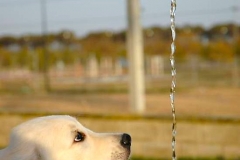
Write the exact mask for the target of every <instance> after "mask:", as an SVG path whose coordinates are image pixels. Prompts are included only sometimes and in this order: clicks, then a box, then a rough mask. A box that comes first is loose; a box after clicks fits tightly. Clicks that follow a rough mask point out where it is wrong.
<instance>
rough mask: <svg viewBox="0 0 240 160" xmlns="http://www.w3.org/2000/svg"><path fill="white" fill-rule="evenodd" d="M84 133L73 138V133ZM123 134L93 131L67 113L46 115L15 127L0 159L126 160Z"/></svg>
mask: <svg viewBox="0 0 240 160" xmlns="http://www.w3.org/2000/svg"><path fill="white" fill-rule="evenodd" d="M77 132H81V133H84V134H85V139H84V141H82V142H75V141H74V139H75V137H76V133H77ZM121 137H122V134H113V133H95V132H93V131H91V130H89V129H87V128H85V127H84V126H82V125H81V124H80V123H79V122H78V121H77V120H76V119H75V118H73V117H70V116H47V117H40V118H36V119H33V120H30V121H27V122H25V123H23V124H21V125H19V126H17V127H15V128H14V129H13V131H12V133H11V136H10V143H9V145H8V147H6V148H5V149H3V150H0V160H127V159H128V157H129V154H130V150H128V149H125V148H124V147H122V146H121V144H120V140H121Z"/></svg>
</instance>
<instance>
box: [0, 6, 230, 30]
mask: <svg viewBox="0 0 240 160" xmlns="http://www.w3.org/2000/svg"><path fill="white" fill-rule="evenodd" d="M227 12H229V13H230V12H232V10H231V8H224V9H216V10H197V11H184V12H179V13H178V15H179V17H187V16H203V15H209V14H226V13H227ZM125 16H126V15H113V16H106V17H85V18H77V19H68V20H49V21H48V22H49V24H51V26H52V25H61V24H86V23H88V24H89V23H96V22H98V23H103V22H109V21H119V20H125V18H126V17H125ZM168 16H169V13H147V14H143V18H150V17H154V18H155V17H168ZM39 25H40V22H37V21H36V22H30V23H29V22H28V23H18V24H17V23H12V24H11V23H9V24H2V25H0V27H1V28H15V27H34V26H39Z"/></svg>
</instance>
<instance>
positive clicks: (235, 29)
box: [232, 7, 239, 87]
mask: <svg viewBox="0 0 240 160" xmlns="http://www.w3.org/2000/svg"><path fill="white" fill-rule="evenodd" d="M232 10H233V14H234V19H235V17H237V16H236V15H237V13H238V11H239V8H238V7H233V8H232ZM238 39H239V29H238V24H237V22H234V21H233V52H234V57H233V58H234V59H233V85H234V86H235V87H239V64H238V63H239V53H237V52H238V49H237V48H238Z"/></svg>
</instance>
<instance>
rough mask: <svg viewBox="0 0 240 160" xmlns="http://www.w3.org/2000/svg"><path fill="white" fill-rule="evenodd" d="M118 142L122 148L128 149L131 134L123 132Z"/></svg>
mask: <svg viewBox="0 0 240 160" xmlns="http://www.w3.org/2000/svg"><path fill="white" fill-rule="evenodd" d="M120 143H121V145H122V146H123V147H124V148H127V149H130V147H131V136H130V135H129V134H127V133H124V134H123V135H122V139H121V141H120Z"/></svg>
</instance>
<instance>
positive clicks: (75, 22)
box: [0, 0, 240, 36]
mask: <svg viewBox="0 0 240 160" xmlns="http://www.w3.org/2000/svg"><path fill="white" fill-rule="evenodd" d="M41 1H43V0H0V36H4V35H14V36H21V35H25V34H40V33H41V9H40V8H41V7H40V6H41V5H40V4H41V3H40V2H41ZM45 1H46V6H47V24H48V25H47V31H48V32H54V33H57V32H60V31H62V30H71V31H73V32H74V33H75V34H76V35H78V36H84V35H86V34H88V33H90V32H97V31H114V32H118V31H121V30H124V29H125V28H126V26H127V21H126V17H127V16H126V15H127V14H126V0H45ZM170 2H171V0H140V3H141V11H142V13H141V14H142V17H141V22H142V25H143V27H151V26H164V27H167V26H169V24H170V18H169V10H170ZM234 7H235V11H234V9H233V8H234ZM239 17H240V0H177V12H176V25H177V27H178V26H179V27H182V26H184V25H201V26H203V27H206V28H209V27H211V26H213V25H215V24H219V23H231V22H236V23H240V20H238V19H240V18H239Z"/></svg>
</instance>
